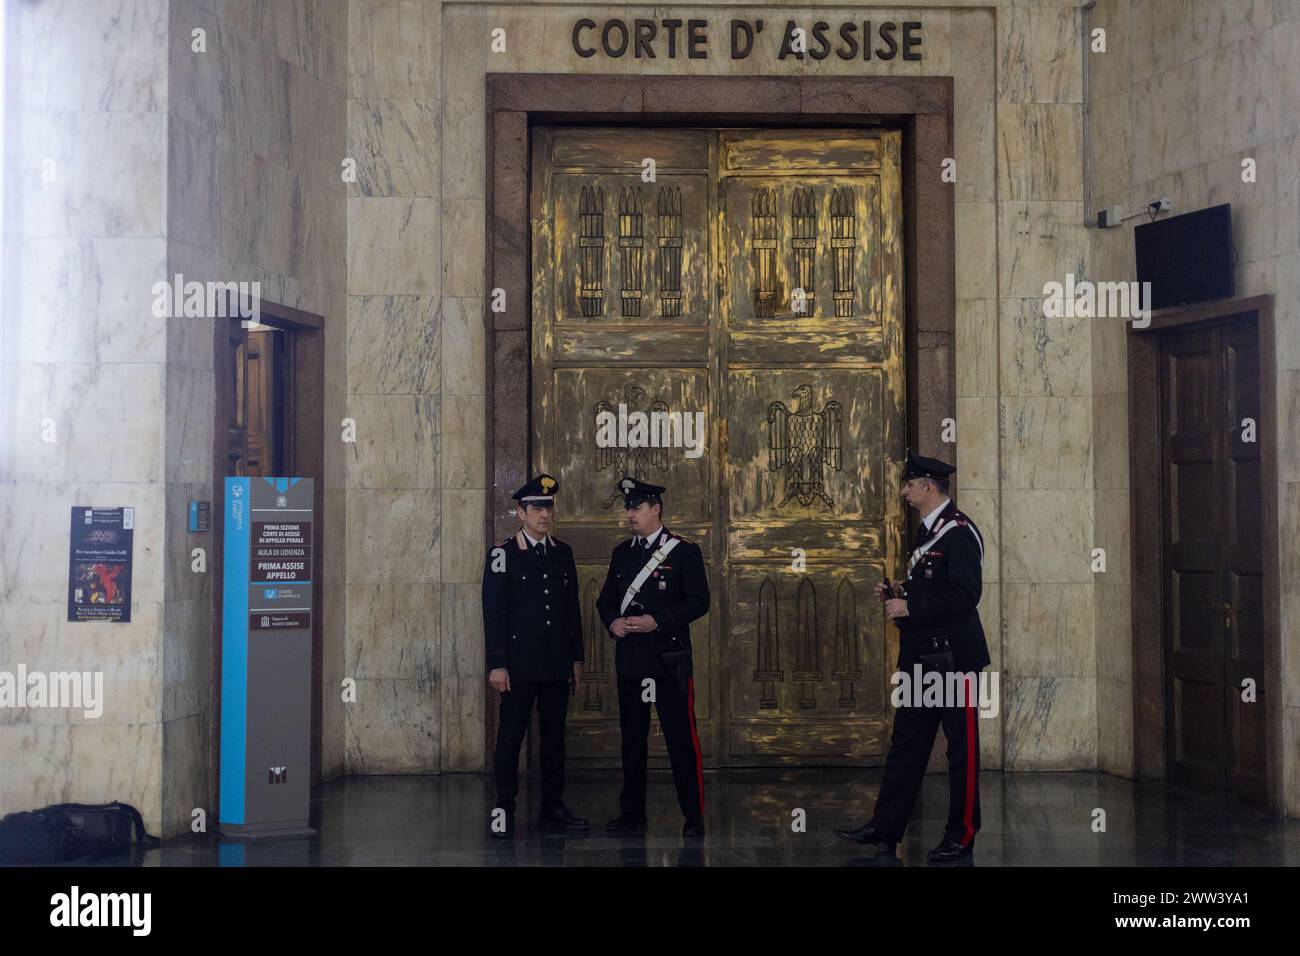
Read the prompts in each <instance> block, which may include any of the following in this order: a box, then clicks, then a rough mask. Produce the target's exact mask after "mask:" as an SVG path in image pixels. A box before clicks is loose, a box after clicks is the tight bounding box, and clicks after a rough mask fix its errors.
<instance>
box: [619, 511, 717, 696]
mask: <svg viewBox="0 0 1300 956" xmlns="http://www.w3.org/2000/svg"><path fill="white" fill-rule="evenodd" d="M667 537H676V536H675V535H672V533H671V532H670V531H668V529H667V528H663V529H660V532H659V535H658V537H657V538H656V539H655V543H654V545H653V546H652V547H649V548H647V547H644V545H640V544H634V543H633V541H634V539H631V538H629V539H628V540H626V541H623V542H620V543H619V545H618V546H617V547H616V548H614V553H613V555H612V556H611V557H610V559H609V571H608V572H607V573H606V575H605V585H604V587H602V588H601V589H600V597H599V598H597V600H596V610H597V611H598V612H599V614H600V619H601V620H602V621H604V622H605V630H607V631H608V630H609V626H610V625H611V624H613V623H614V621H616V620H617V619H618V618H620V617H635V616H637V615H638V614H649V615H650V616H651V617H653V618H654V619H655V623H656V624H657V625H658V627H657V629H656V630H654V631H651V632H650V633H649V634H628V635H627V636H626V637H620V638H615V639H614V640H615V652H614V663H615V666H616V667H617V668H618V676H619V677H654V678H669V677H671V676H672V675H671V674H670V673H669V671H668V670H667V668H665V667H664V662H663V656H662V655H663V653H664V651H668V650H677V649H683V648H689V647H690V646H691V628H690V624H691V622H692V621H694V620H697V619H699V618H701V617H703V616H704V615H705V613H706V612H707V611H708V610H709V577H708V574H707V573H706V572H705V570H704V556H703V555H702V554H701V553H700V547H699V545H697V544H694V543H692V542H690V541H687V540H686V539H685V538H678V543H677V544H676V545H675V546H674V547H673V549H672V550H671V551H670V552H668V557H667V558H666V559H664V562H663V563H662V564H660V565H659V567H658V568H656V569H655V570H654V571H653V572H651V577H649V578H647V579H646V581H645V583H644V584H643V585H642V586H641V590H640V591H638V592H637V595H636V597H634V598H633V599H632V600H633V604H631V605H629V606H628V609H627V611H626V613H625V612H623V611H620V610H619V607H620V605H622V603H623V595H624V594H625V593H626V592H627V589H628V588H629V587H630V586H631V584H632V581H633V579H634V578H635V577H636V576H637V573H638V572H639V571H640V570H641V568H643V567H644V566H645V564H646V562H647V561H649V560H650V556H651V555H652V554H654V552H655V549H656V548H657V547H659V545H661V544H663V542H664V541H665V540H666V539H667ZM637 605H640V608H644V610H641V609H639V608H638V607H637ZM611 636H612V634H611Z"/></svg>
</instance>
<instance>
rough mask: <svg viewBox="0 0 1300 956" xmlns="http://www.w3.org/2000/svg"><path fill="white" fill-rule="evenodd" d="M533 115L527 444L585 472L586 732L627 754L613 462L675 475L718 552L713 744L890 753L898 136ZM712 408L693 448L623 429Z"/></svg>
mask: <svg viewBox="0 0 1300 956" xmlns="http://www.w3.org/2000/svg"><path fill="white" fill-rule="evenodd" d="M532 135H533V149H532V155H533V157H534V166H533V180H532V191H531V203H532V216H531V222H532V244H533V260H532V262H533V275H532V280H533V303H532V307H533V312H532V326H531V331H530V342H529V347H530V348H531V357H532V382H531V394H532V402H531V425H532V436H533V440H532V461H531V462H530V467H531V468H532V469H534V470H544V471H547V472H550V473H551V474H554V475H557V476H558V477H559V479H560V481H561V482H562V483H563V485H564V488H565V489H566V491H565V494H564V496H563V497H562V498H561V500H560V507H559V509H558V514H557V517H558V520H557V533H558V535H559V537H561V538H562V539H563V540H566V541H568V542H569V543H570V544H571V545H572V546H573V548H574V552H575V557H576V559H577V562H578V569H579V577H580V579H581V586H582V593H583V608H584V616H585V618H587V619H585V620H584V622H583V623H584V648H585V653H586V659H587V661H588V664H589V667H588V675H589V680H588V681H587V687H586V688H585V689H584V693H583V695H582V700H581V703H580V706H579V707H577V708H575V712H574V713H573V714H572V716H571V721H570V726H571V747H570V752H571V755H572V757H573V758H574V759H575V760H577V761H578V762H579V763H584V762H585V763H587V764H588V765H608V766H615V765H617V762H618V759H619V737H618V701H617V695H616V694H613V693H612V692H611V683H610V682H611V681H612V680H613V677H614V667H613V657H612V650H613V648H612V644H611V643H610V642H609V639H608V637H607V636H606V633H605V631H604V628H603V626H602V625H601V624H600V622H599V621H598V620H596V619H595V609H594V600H595V594H596V593H597V592H598V590H599V587H600V584H601V582H602V581H603V579H604V576H605V572H606V569H607V568H608V564H609V553H610V549H611V548H612V547H613V546H614V544H615V543H616V542H617V541H618V540H619V539H620V538H621V537H624V536H626V533H627V532H626V531H625V530H624V529H623V528H622V527H621V524H620V521H621V519H622V509H621V507H620V504H621V501H620V500H619V498H618V495H617V492H616V490H615V488H614V483H615V482H616V480H617V479H618V478H619V477H620V476H621V475H622V474H631V475H634V476H635V477H637V478H641V479H644V480H649V481H653V482H655V483H658V484H663V485H665V486H666V487H667V488H668V491H667V493H666V495H665V499H664V500H665V505H666V509H667V510H666V518H665V524H666V525H667V526H668V527H670V528H671V529H673V530H674V531H676V532H678V533H680V534H682V535H683V536H685V537H687V538H690V539H692V540H694V541H696V542H697V543H699V544H700V546H701V549H702V550H703V552H704V556H705V561H706V567H707V570H708V574H709V584H710V588H711V591H712V605H711V609H710V613H709V614H708V615H707V616H706V617H705V618H704V619H702V620H701V621H699V622H697V623H695V624H693V625H692V627H691V633H692V642H693V644H694V648H695V677H696V717H697V724H698V729H699V736H700V740H701V745H702V747H703V750H704V753H705V760H706V762H708V763H709V764H710V765H715V766H716V765H728V764H730V765H737V766H744V765H763V764H774V763H775V764H799V763H803V764H812V765H826V764H834V763H850V764H860V763H861V762H862V760H863V758H868V759H871V758H879V759H883V754H884V750H885V744H886V725H887V718H888V714H887V707H886V688H887V678H886V671H885V661H886V660H887V659H889V658H890V657H892V654H893V653H894V650H895V649H896V644H895V645H894V648H893V649H891V648H889V647H887V646H886V645H887V643H888V642H889V641H890V640H891V639H894V638H892V631H893V629H892V628H886V627H885V622H884V620H883V618H882V615H881V611H880V604H879V602H877V601H873V600H871V585H872V583H873V582H874V581H877V580H879V579H880V577H881V575H882V574H883V573H884V572H885V571H886V569H889V570H890V571H891V572H896V568H897V565H898V563H899V560H900V559H899V553H898V552H899V549H900V547H901V529H902V514H901V505H900V503H899V501H898V499H897V494H896V488H897V475H898V473H899V462H900V460H901V458H902V456H903V446H904V444H905V442H904V437H903V436H904V428H903V414H904V412H903V409H904V405H905V401H904V397H905V392H904V387H903V349H902V325H903V322H902V319H903V311H902V287H903V286H902V243H901V227H902V222H901V195H902V194H901V186H900V179H899V171H898V170H899V148H900V147H899V144H900V139H899V135H898V134H897V133H895V132H890V131H882V130H818V131H817V133H816V135H815V136H810V135H808V132H807V131H795V132H787V131H781V130H708V129H634V128H618V129H612V128H610V129H604V128H582V129H577V128H561V127H537V128H535V129H534V130H533V133H532ZM647 157H650V158H653V159H654V160H655V168H656V175H655V177H654V178H653V179H652V180H647V179H643V178H642V175H641V174H642V169H643V168H644V166H643V161H644V159H645V158H647ZM694 413H702V414H703V415H704V419H703V421H704V423H705V427H704V429H703V432H702V435H700V436H699V437H700V439H701V442H700V444H699V446H698V447H697V448H696V449H695V451H694V452H692V453H690V454H688V453H687V449H686V448H684V447H682V446H681V445H680V443H678V444H674V443H673V442H672V441H668V442H661V441H658V440H652V441H650V442H648V443H645V442H638V441H637V440H629V439H630V438H632V437H633V436H634V435H635V434H637V433H636V432H635V428H637V427H641V424H643V423H644V422H645V421H650V422H651V433H653V431H654V425H653V422H654V420H655V419H656V418H659V419H660V420H661V421H667V422H671V421H672V419H673V417H674V416H677V417H678V418H679V419H681V420H682V421H685V420H686V418H687V416H689V415H692V414H694ZM638 417H639V418H640V419H641V420H642V422H641V423H638V422H636V421H635V419H637V418H638ZM611 422H614V423H616V425H617V427H616V428H615V432H616V433H617V436H618V440H617V441H612V442H611V441H610V434H611V432H610V431H608V430H606V431H604V432H602V427H604V428H606V429H608V428H609V426H610V423H611ZM625 426H626V427H625ZM670 434H672V432H671V430H669V431H668V432H665V433H664V436H667V435H670ZM678 434H679V436H680V432H679V433H678ZM894 640H896V639H894ZM656 733H657V732H656ZM653 753H662V751H661V750H660V749H655V750H652V754H653Z"/></svg>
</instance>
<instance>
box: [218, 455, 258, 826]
mask: <svg viewBox="0 0 1300 956" xmlns="http://www.w3.org/2000/svg"><path fill="white" fill-rule="evenodd" d="M236 489H238V492H236ZM251 497H252V488H251V487H250V483H249V480H248V479H247V478H227V479H226V521H225V534H224V536H223V539H222V540H223V541H224V542H225V551H224V555H223V558H222V563H223V567H222V592H221V593H222V600H221V822H222V823H243V822H244V790H245V786H244V784H245V768H244V762H245V755H246V753H247V751H248V570H249V569H248V544H249V536H250V534H251V532H252V527H251V525H252V515H251V513H250V512H251V510H252V509H251V507H250V506H251V505H252V501H251V500H250V499H251ZM236 509H238V514H236Z"/></svg>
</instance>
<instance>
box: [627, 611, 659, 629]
mask: <svg viewBox="0 0 1300 956" xmlns="http://www.w3.org/2000/svg"><path fill="white" fill-rule="evenodd" d="M630 621H631V627H632V630H633V631H635V632H636V633H637V634H649V633H650V632H651V631H656V630H658V629H659V622H658V621H656V620H655V619H654V618H653V617H651V616H650V615H649V614H641V615H638V616H637V617H634V618H631V619H630Z"/></svg>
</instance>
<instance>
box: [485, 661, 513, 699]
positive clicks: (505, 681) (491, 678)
mask: <svg viewBox="0 0 1300 956" xmlns="http://www.w3.org/2000/svg"><path fill="white" fill-rule="evenodd" d="M488 683H489V684H491V685H492V689H493V690H494V691H496V692H497V693H498V694H504V693H506V692H507V691H508V690H510V672H509V671H508V670H506V669H505V668H504V667H496V668H493V670H492V673H490V674H488Z"/></svg>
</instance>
